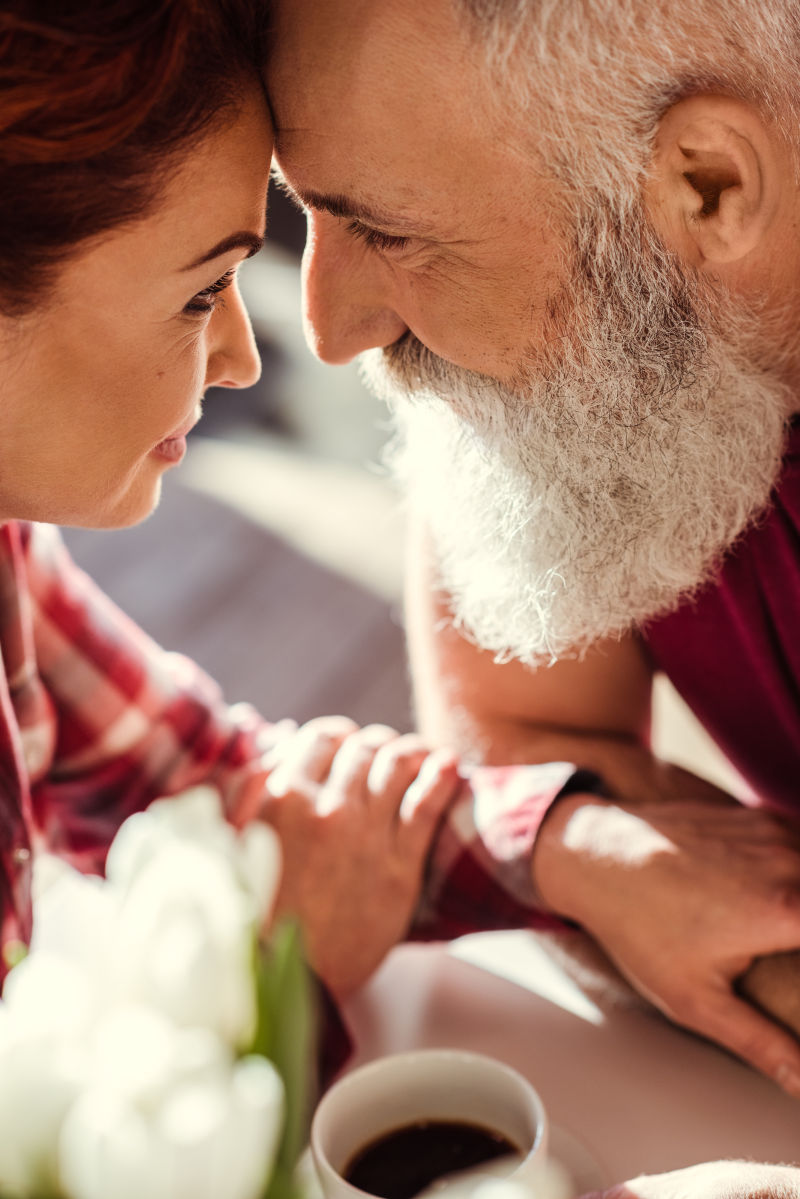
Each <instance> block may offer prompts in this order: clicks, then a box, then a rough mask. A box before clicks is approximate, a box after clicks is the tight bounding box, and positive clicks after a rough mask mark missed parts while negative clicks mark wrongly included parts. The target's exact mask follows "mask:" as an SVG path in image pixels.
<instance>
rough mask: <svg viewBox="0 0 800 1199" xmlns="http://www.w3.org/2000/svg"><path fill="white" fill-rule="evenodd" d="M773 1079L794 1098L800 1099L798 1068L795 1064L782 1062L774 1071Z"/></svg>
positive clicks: (799, 1073)
mask: <svg viewBox="0 0 800 1199" xmlns="http://www.w3.org/2000/svg"><path fill="white" fill-rule="evenodd" d="M775 1081H776V1082H777V1084H778V1086H779V1087H782V1088H783V1089H784V1091H786V1092H787V1094H789V1095H793V1096H794V1097H795V1099H800V1070H798V1069H797V1067H796V1066H792V1065H790V1064H789V1062H784V1063H783V1065H781V1066H779V1067H778V1069H777V1070H776V1071H775Z"/></svg>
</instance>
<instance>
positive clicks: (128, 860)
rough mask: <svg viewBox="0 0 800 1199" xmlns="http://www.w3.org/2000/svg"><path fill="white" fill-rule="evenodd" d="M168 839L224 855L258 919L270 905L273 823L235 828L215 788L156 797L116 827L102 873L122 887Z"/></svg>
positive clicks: (276, 878)
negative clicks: (144, 808) (240, 829)
mask: <svg viewBox="0 0 800 1199" xmlns="http://www.w3.org/2000/svg"><path fill="white" fill-rule="evenodd" d="M170 841H179V842H181V843H182V844H187V843H188V844H193V845H197V846H200V847H202V848H205V849H207V850H209V851H210V852H212V853H214V854H215V855H217V856H219V857H220V858H222V859H224V860H225V861H227V862H228V863H229V864H230V866H231V867H232V869H233V871H234V872H235V875H236V878H237V879H238V881H239V883H240V885H241V886H242V887H244V888H245V889H246V890H247V892H248V894H249V895H250V896H251V898H252V900H253V903H254V905H255V913H256V918H257V919H258V920H259V922H262V921H263V920H265V919H266V917H267V916H268V914H269V912H270V911H271V908H272V905H273V902H274V899H275V894H276V892H277V889H278V885H279V883H280V871H281V850H280V842H279V840H278V837H277V835H276V833H275V832H274V830H273V829H271V828H269V827H268V826H267V825H265V824H262V823H260V822H256V821H254V822H252V823H251V824H249V825H247V827H246V828H245V829H243V830H242V831H241V832H238V833H237V831H236V830H235V829H234V828H233V826H232V825H231V824H229V822H228V821H227V820H226V819H225V817H224V815H223V809H222V800H221V798H220V795H219V792H218V791H216V790H214V789H213V788H211V787H193V788H192V789H191V790H189V791H184V792H183V794H181V795H178V796H174V797H171V798H168V799H159V800H156V801H155V802H154V803H152V804H151V805H150V807H149V808H148V809H147V810H146V811H145V812H137V813H136V814H135V815H134V816H131V817H129V818H128V820H126V821H125V823H124V824H123V825H122V827H121V828H120V830H119V832H118V833H117V835H116V837H115V838H114V842H113V844H112V846H111V849H110V850H109V853H108V858H107V861H106V877H107V878H108V879H109V880H110V881H111V882H112V883H113V884H114V885H115V886H116V887H118V888H120V889H122V890H126V889H127V888H128V887H129V886H130V885H131V883H132V882H133V880H134V879H135V878H136V877H137V875H138V874H139V873H140V872H141V871H142V870H143V869H146V868H147V866H148V864H149V863H150V861H151V860H152V856H153V853H154V852H158V851H159V850H160V849H163V848H164V847H165V846H166V845H167V844H168V843H169V842H170Z"/></svg>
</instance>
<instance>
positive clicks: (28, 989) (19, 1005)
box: [0, 951, 96, 1041]
mask: <svg viewBox="0 0 800 1199" xmlns="http://www.w3.org/2000/svg"><path fill="white" fill-rule="evenodd" d="M0 1006H1V1007H2V1008H3V1009H4V1013H5V1016H6V1017H7V1022H6V1023H7V1029H8V1030H13V1034H14V1036H15V1037H17V1038H23V1037H29V1038H34V1039H36V1040H42V1039H45V1038H48V1037H49V1038H50V1039H52V1040H59V1041H61V1040H72V1039H76V1038H78V1037H80V1036H81V1035H83V1033H84V1032H85V1030H86V1029H87V1028H88V1027H89V1026H90V1025H91V1022H92V1020H93V1018H94V1015H95V1011H96V1005H95V996H94V992H93V989H92V986H91V981H90V979H89V977H88V976H87V975H86V973H85V972H84V971H83V970H81V969H80V967H79V966H77V965H75V964H74V963H73V962H69V961H67V960H66V959H64V958H62V957H59V956H58V955H57V954H55V953H50V952H45V951H40V952H39V953H31V954H29V955H28V956H27V957H25V958H23V959H22V961H21V962H20V963H19V965H17V966H15V967H14V969H13V970H12V971H11V972H10V973H9V975H8V978H7V979H6V982H5V986H4V988H3V1000H2V1004H0Z"/></svg>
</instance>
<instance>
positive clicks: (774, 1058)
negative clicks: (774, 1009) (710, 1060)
mask: <svg viewBox="0 0 800 1199" xmlns="http://www.w3.org/2000/svg"><path fill="white" fill-rule="evenodd" d="M692 1027H694V1028H695V1030H696V1031H697V1032H700V1033H702V1034H703V1035H704V1036H707V1037H710V1038H711V1039H712V1040H714V1041H718V1042H719V1043H720V1044H721V1045H724V1046H725V1047H726V1049H730V1050H732V1051H733V1053H735V1054H737V1055H738V1056H739V1057H741V1058H743V1059H744V1061H746V1062H749V1064H750V1065H751V1066H754V1067H755V1068H756V1070H760V1071H761V1073H762V1074H766V1075H767V1077H769V1078H772V1079H774V1080H775V1082H776V1083H777V1084H778V1086H779V1087H782V1089H783V1090H784V1091H786V1092H787V1093H788V1094H789V1095H793V1096H794V1097H795V1098H797V1099H800V1043H798V1042H797V1041H796V1040H795V1038H794V1037H793V1036H791V1035H790V1034H789V1033H788V1032H785V1031H784V1030H783V1029H781V1028H779V1027H778V1026H777V1025H776V1024H773V1023H772V1021H771V1020H769V1019H767V1017H766V1016H763V1015H762V1014H761V1013H760V1012H757V1011H756V1010H755V1008H752V1007H751V1006H750V1004H749V1003H745V1001H744V1000H742V999H738V998H737V997H736V996H735V995H734V994H733V993H732V992H730V991H725V992H724V993H723V994H721V995H720V996H718V997H717V999H716V1000H715V1001H712V1002H711V1003H710V1004H706V1005H704V1008H703V1019H701V1020H698V1021H697V1022H696V1023H694V1022H693V1023H692Z"/></svg>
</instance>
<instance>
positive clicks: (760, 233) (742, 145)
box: [645, 96, 784, 269]
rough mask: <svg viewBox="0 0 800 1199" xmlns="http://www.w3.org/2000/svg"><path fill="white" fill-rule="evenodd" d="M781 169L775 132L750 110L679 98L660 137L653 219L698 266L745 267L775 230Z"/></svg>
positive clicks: (652, 182) (713, 99) (732, 103)
mask: <svg viewBox="0 0 800 1199" xmlns="http://www.w3.org/2000/svg"><path fill="white" fill-rule="evenodd" d="M783 170H784V166H783V163H782V159H781V154H780V149H779V144H778V142H777V138H776V135H775V134H774V133H773V132H772V130H771V129H770V128H769V126H768V125H767V124H766V123H765V122H764V121H763V119H762V118H761V116H760V115H759V113H758V112H757V110H756V109H754V108H753V107H752V106H751V105H749V104H746V103H745V102H744V101H742V100H736V99H733V98H729V97H725V96H692V97H690V98H689V99H687V100H681V101H679V102H678V103H677V104H675V105H673V107H672V108H670V109H669V110H668V111H667V112H666V113H665V115H664V117H663V118H662V120H661V124H660V126H659V130H658V133H657V135H656V140H655V145H654V150H653V160H652V164H651V170H650V174H649V179H648V182H647V185H646V189H645V193H646V203H647V207H648V211H649V214H650V219H651V220H652V222H653V224H654V226H655V228H656V229H657V231H658V232H659V233H660V234H661V236H662V237H663V239H664V241H665V242H666V244H667V245H668V246H669V247H670V248H671V249H673V250H675V251H676V252H677V253H678V254H679V255H680V257H682V258H684V259H688V260H689V261H691V262H693V263H694V264H695V265H696V266H698V267H700V268H702V267H703V265H707V266H708V267H711V268H712V269H713V268H715V267H721V266H725V265H727V264H731V263H736V262H739V261H740V260H741V259H743V258H745V257H746V256H747V255H748V254H750V253H751V252H752V251H753V250H754V249H756V247H757V246H758V245H759V243H760V242H761V241H762V239H763V238H764V236H765V234H766V233H767V232H768V230H769V228H770V225H771V223H772V221H773V219H774V217H775V215H776V212H777V209H778V205H779V199H780V195H781V184H782V181H783Z"/></svg>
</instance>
